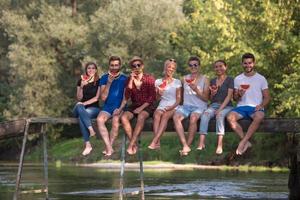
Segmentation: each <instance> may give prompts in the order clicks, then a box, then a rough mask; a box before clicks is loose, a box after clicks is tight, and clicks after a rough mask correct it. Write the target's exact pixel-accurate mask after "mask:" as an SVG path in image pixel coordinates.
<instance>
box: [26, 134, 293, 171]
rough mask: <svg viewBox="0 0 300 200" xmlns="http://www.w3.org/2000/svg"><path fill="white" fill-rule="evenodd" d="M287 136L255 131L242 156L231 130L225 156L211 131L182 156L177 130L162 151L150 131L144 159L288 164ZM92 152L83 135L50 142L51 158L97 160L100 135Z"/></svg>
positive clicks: (35, 156) (33, 156)
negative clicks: (218, 151) (153, 142)
mask: <svg viewBox="0 0 300 200" xmlns="http://www.w3.org/2000/svg"><path fill="white" fill-rule="evenodd" d="M285 137H286V136H285V135H283V134H280V135H279V134H278V135H269V134H256V135H255V136H254V138H253V141H252V143H253V147H252V148H251V149H249V151H247V153H246V154H245V155H243V156H236V155H235V153H234V152H235V148H236V146H237V144H238V138H237V136H236V135H235V134H232V133H229V134H227V135H226V136H225V138H224V152H223V154H222V155H219V156H218V155H216V154H215V147H216V136H215V134H209V135H208V137H207V140H206V149H205V150H203V151H198V150H196V145H197V143H198V135H197V136H196V138H195V141H194V143H193V146H192V149H193V150H192V152H191V153H190V154H189V155H188V156H185V157H182V156H180V154H179V152H178V151H179V150H180V148H181V145H180V143H179V139H178V137H177V136H176V134H174V133H167V134H165V135H164V136H163V138H162V140H161V148H160V150H155V151H153V150H149V149H148V148H147V146H148V145H149V144H150V141H151V139H152V134H151V133H143V135H142V137H141V146H142V153H143V160H144V161H152V162H156V161H157V162H161V161H163V162H170V163H175V164H204V165H220V166H221V165H227V166H228V165H229V166H238V165H245V166H266V167H274V166H279V167H286V166H287V154H286V152H287V149H286V148H287V147H286V145H285V143H286V142H285V140H286V138H285ZM121 138H122V133H121V134H120V136H119V139H118V140H117V141H116V144H115V147H114V149H115V153H114V154H113V156H112V157H111V158H110V159H111V160H116V161H117V160H119V159H120V150H121ZM91 143H92V144H93V151H92V153H91V154H90V155H88V156H85V157H84V156H82V155H81V152H82V149H83V142H82V139H81V138H73V139H61V140H57V141H56V142H52V143H50V144H49V145H48V147H49V148H48V153H49V161H50V162H51V161H53V162H55V161H60V162H63V163H94V162H99V161H101V160H105V159H106V158H105V157H104V156H103V155H102V153H101V152H102V150H103V142H102V140H99V139H97V138H92V139H91ZM42 153H43V151H42V145H41V144H39V145H37V146H36V147H34V148H33V149H31V151H30V153H29V154H28V155H27V156H26V160H27V161H40V160H41V159H42V155H43V154H42ZM137 161H138V155H134V156H128V155H126V162H137Z"/></svg>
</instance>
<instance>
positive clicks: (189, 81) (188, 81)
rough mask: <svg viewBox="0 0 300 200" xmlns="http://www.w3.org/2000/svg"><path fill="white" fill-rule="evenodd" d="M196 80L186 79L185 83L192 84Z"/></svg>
mask: <svg viewBox="0 0 300 200" xmlns="http://www.w3.org/2000/svg"><path fill="white" fill-rule="evenodd" d="M194 80H195V79H194V78H192V77H190V78H186V79H185V81H186V82H187V83H188V84H190V83H192V82H193V81H194Z"/></svg>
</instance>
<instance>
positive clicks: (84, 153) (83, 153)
mask: <svg viewBox="0 0 300 200" xmlns="http://www.w3.org/2000/svg"><path fill="white" fill-rule="evenodd" d="M92 150H93V148H92V147H91V146H89V147H85V149H84V150H83V152H82V155H83V156H86V155H88V154H90V153H91V151H92Z"/></svg>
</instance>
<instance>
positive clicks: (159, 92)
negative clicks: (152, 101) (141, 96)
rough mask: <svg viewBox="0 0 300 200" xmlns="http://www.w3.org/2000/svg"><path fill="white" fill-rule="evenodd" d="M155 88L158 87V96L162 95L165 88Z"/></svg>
mask: <svg viewBox="0 0 300 200" xmlns="http://www.w3.org/2000/svg"><path fill="white" fill-rule="evenodd" d="M157 89H158V94H159V95H160V96H162V95H163V94H164V91H165V89H162V88H160V87H157Z"/></svg>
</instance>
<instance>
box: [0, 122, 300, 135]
mask: <svg viewBox="0 0 300 200" xmlns="http://www.w3.org/2000/svg"><path fill="white" fill-rule="evenodd" d="M28 120H29V122H30V128H29V131H28V132H29V133H39V132H40V131H41V126H42V124H53V125H55V124H68V125H70V124H78V119H77V118H53V117H35V118H30V119H28ZM25 123H26V120H25V119H20V120H14V121H7V122H2V123H0V140H1V139H5V138H9V137H17V136H22V135H23V134H24V130H25ZM132 123H133V124H135V123H136V120H133V122H132ZM182 123H183V127H184V130H187V129H188V123H189V121H188V119H184V120H183V122H182ZM250 123H251V121H250V120H240V124H241V126H242V128H243V129H244V130H247V128H248V127H249V125H250ZM215 124H216V121H215V120H211V121H210V123H209V127H208V130H209V132H215V131H216V125H215ZM93 125H94V127H95V126H96V119H93ZM197 125H198V128H199V121H198V123H197ZM152 127H153V119H152V118H150V119H147V121H146V123H145V126H144V129H143V131H150V132H151V131H152ZM225 127H226V132H232V129H231V128H230V126H229V124H228V123H227V122H226V126H225ZM166 131H167V132H174V131H175V126H174V123H173V120H169V123H168V126H167V130H166ZM257 132H264V133H288V132H290V133H296V132H300V118H266V119H265V120H264V121H263V122H262V123H261V125H260V126H259V128H258V130H257Z"/></svg>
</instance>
